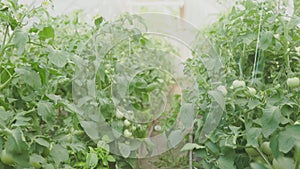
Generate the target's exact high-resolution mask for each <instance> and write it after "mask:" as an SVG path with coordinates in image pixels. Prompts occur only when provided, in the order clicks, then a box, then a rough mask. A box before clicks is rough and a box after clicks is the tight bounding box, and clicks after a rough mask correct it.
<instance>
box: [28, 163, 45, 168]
mask: <svg viewBox="0 0 300 169" xmlns="http://www.w3.org/2000/svg"><path fill="white" fill-rule="evenodd" d="M30 164H31V165H32V167H34V168H35V169H40V168H41V167H42V166H41V164H40V163H39V162H30Z"/></svg>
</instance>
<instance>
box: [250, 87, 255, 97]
mask: <svg viewBox="0 0 300 169" xmlns="http://www.w3.org/2000/svg"><path fill="white" fill-rule="evenodd" d="M248 91H249V93H250V94H251V95H252V96H253V95H256V90H255V89H254V88H252V87H248Z"/></svg>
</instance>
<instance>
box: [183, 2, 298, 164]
mask: <svg viewBox="0 0 300 169" xmlns="http://www.w3.org/2000/svg"><path fill="white" fill-rule="evenodd" d="M296 3H298V1H297V2H296ZM286 9H287V8H286V6H285V3H284V1H283V2H281V1H264V2H257V1H252V0H240V1H238V2H237V3H236V5H235V6H234V7H233V8H232V9H231V10H230V11H229V12H228V13H227V14H226V15H223V16H221V18H220V19H219V21H218V22H216V23H214V24H212V25H211V26H209V27H208V28H207V29H206V30H204V31H202V32H201V34H199V43H198V46H197V47H196V50H195V54H198V55H195V57H194V58H193V59H191V60H189V61H188V63H187V68H186V70H187V72H188V73H190V74H191V75H194V77H196V78H197V79H198V86H199V87H198V88H199V98H200V99H199V103H198V105H199V111H198V117H201V118H200V119H199V120H198V121H197V122H196V126H195V140H194V141H195V143H198V144H197V146H196V145H193V146H191V145H189V147H186V149H195V150H194V153H195V156H196V161H195V162H194V166H197V167H200V168H224V169H227V168H228V169H229V168H230V169H232V168H255V169H258V168H272V167H273V168H298V167H299V165H300V163H299V159H298V158H297V154H296V150H297V147H298V146H297V144H298V143H297V140H299V138H297V137H298V135H299V134H300V130H299V123H297V121H298V120H299V118H300V113H299V112H300V106H299V105H300V102H299V101H300V95H299V93H300V88H299V86H298V85H297V83H298V81H297V78H294V79H296V80H295V87H294V86H292V85H291V82H290V81H291V80H289V82H288V83H287V80H288V79H289V78H293V77H299V76H300V62H299V58H300V55H299V49H298V46H300V34H299V33H300V27H299V24H300V22H299V15H297V14H299V13H297V11H298V12H299V5H298V6H295V13H294V15H292V16H288V15H287V13H286ZM200 35H201V36H200ZM203 39H205V40H203ZM211 56H218V58H219V59H220V62H221V63H222V65H223V66H222V67H220V69H218V70H217V74H218V75H219V76H220V77H221V78H218V79H216V78H214V76H212V75H213V74H211V73H210V71H209V69H208V68H207V67H209V66H207V65H212V64H209V63H210V62H208V61H207V58H211ZM196 65H198V67H197V66H196ZM236 80H239V82H240V81H244V82H245V83H246V85H240V87H235V86H236V84H235V83H237V81H236ZM287 84H288V85H287ZM219 85H223V86H225V87H226V89H227V91H226V92H224V89H223V90H222V91H220V92H219V93H220V94H221V93H223V95H224V96H222V95H219V96H212V95H211V92H212V91H213V92H214V93H216V92H217V91H218V89H217V88H218V86H219ZM291 86H292V87H291ZM215 89H217V90H215ZM253 89H255V92H254V90H253ZM256 91H257V92H256ZM215 102H217V103H218V104H217V105H216V104H215ZM222 105H225V106H224V108H225V109H224V111H223V112H218V113H216V112H214V111H212V110H213V108H215V107H216V106H222ZM219 110H220V109H219ZM214 122H217V124H215V123H214ZM213 125H215V126H213ZM203 131H207V132H204V133H205V134H203ZM266 142H268V144H266ZM270 152H271V153H270Z"/></svg>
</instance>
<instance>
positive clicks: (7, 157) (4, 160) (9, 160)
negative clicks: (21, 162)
mask: <svg viewBox="0 0 300 169" xmlns="http://www.w3.org/2000/svg"><path fill="white" fill-rule="evenodd" d="M1 161H2V163H3V164H6V165H13V164H14V163H15V161H14V158H13V157H12V156H11V155H10V154H8V153H7V152H6V150H5V149H4V150H2V154H1Z"/></svg>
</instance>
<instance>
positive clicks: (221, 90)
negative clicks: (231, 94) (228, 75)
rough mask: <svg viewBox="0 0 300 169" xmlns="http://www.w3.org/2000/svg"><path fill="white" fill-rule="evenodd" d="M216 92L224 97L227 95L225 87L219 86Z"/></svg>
mask: <svg viewBox="0 0 300 169" xmlns="http://www.w3.org/2000/svg"><path fill="white" fill-rule="evenodd" d="M217 90H219V91H220V92H221V93H222V94H223V95H224V96H226V95H227V89H226V87H225V86H223V85H221V86H218V87H217Z"/></svg>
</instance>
